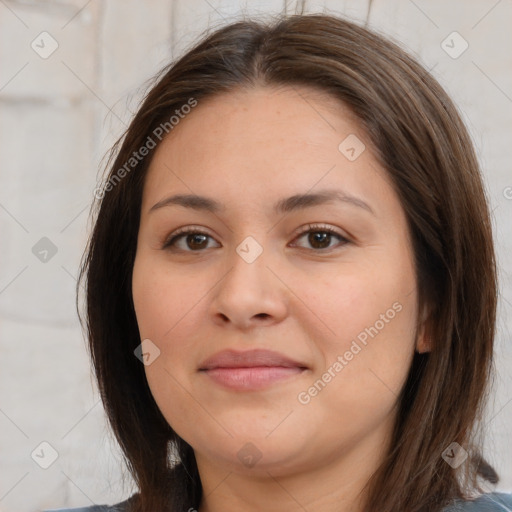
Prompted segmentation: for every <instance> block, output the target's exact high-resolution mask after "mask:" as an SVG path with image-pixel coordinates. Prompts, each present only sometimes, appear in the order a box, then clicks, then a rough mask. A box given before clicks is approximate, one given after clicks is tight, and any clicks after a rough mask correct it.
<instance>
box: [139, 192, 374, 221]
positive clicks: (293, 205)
mask: <svg viewBox="0 0 512 512" xmlns="http://www.w3.org/2000/svg"><path fill="white" fill-rule="evenodd" d="M332 201H340V202H343V203H347V204H350V205H352V206H356V207H358V208H362V209H364V210H366V211H368V212H370V213H371V214H373V215H375V212H374V211H373V210H372V208H371V207H370V205H369V204H368V203H366V202H365V201H363V200H362V199H360V198H358V197H355V196H353V195H350V194H348V193H346V192H344V191H342V190H320V191H318V192H315V193H306V194H296V195H293V196H290V197H286V198H284V199H280V200H279V201H277V203H275V204H274V212H275V213H277V214H279V213H290V212H292V211H297V210H302V209H304V208H311V207H313V206H318V205H322V204H325V203H329V202H332ZM171 205H178V206H183V207H185V208H192V209H194V210H199V211H208V212H212V213H218V212H220V211H223V210H225V206H224V205H222V204H221V203H219V202H218V201H216V200H215V199H211V198H209V197H205V196H198V195H195V194H176V195H173V196H170V197H166V198H165V199H162V200H161V201H158V203H156V204H154V205H153V206H152V207H151V208H150V209H149V213H151V212H153V211H155V210H158V209H160V208H164V207H166V206H171Z"/></svg>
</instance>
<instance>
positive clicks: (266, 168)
mask: <svg viewBox="0 0 512 512" xmlns="http://www.w3.org/2000/svg"><path fill="white" fill-rule="evenodd" d="M363 144H364V145H365V146H366V149H365V148H364V146H363ZM175 196H179V197H175ZM196 196H197V197H196ZM173 197H174V199H171V198H173ZM184 229H186V230H190V232H192V233H194V234H188V235H187V234H186V233H185V234H183V233H182V232H181V233H177V232H178V230H180V231H181V230H184ZM132 284H133V299H134V304H135V310H136V315H137V321H138V325H139V330H140V335H141V341H142V340H146V341H144V343H143V345H142V346H143V351H144V352H145V353H146V354H147V355H146V356H145V371H146V376H147V380H148V383H149V386H150V388H151V392H152V394H153V396H154V398H155V400H156V402H157V404H158V406H159V408H160V410H161V411H162V414H163V415H164V416H165V418H166V419H167V421H168V423H169V424H170V425H171V427H172V428H173V429H174V430H175V431H176V432H177V433H178V434H179V435H180V436H181V437H182V438H183V439H184V440H185V441H187V442H188V443H189V444H190V445H191V446H192V447H193V449H194V451H195V454H196V458H197V461H198V465H199V467H200V469H201V467H206V466H207V465H210V466H216V467H221V468H224V469H229V470H230V471H235V472H238V473H241V474H243V473H244V472H245V473H251V474H256V473H260V474H262V475H263V474H264V473H265V472H266V471H269V472H270V473H271V474H272V475H274V476H278V475H285V474H289V473H291V472H297V471H304V470H307V469H308V468H313V467H321V466H326V465H328V464H335V463H336V461H338V460H341V459H342V458H343V457H344V456H347V457H348V456H349V454H351V453H357V454H358V456H357V458H356V457H355V458H354V471H357V466H358V464H359V465H363V464H368V461H369V460H372V457H373V458H375V457H376V456H377V455H378V454H379V453H381V452H382V453H383V451H384V450H385V448H386V443H387V442H388V440H389V435H390V432H391V429H392V425H393V422H394V419H395V412H396V411H395V410H394V406H395V405H396V403H397V397H398V395H399V393H400V390H401V388H402V386H403V385H404V382H405V379H406V376H407V373H408V369H409V367H410V363H411V359H412V356H413V353H414V349H415V348H420V349H421V348H422V346H420V345H418V344H416V345H415V327H416V317H417V289H416V280H415V271H414V263H413V253H412V249H411V244H410V239H409V237H408V230H407V225H406V219H405V215H404V212H403V210H402V207H401V204H400V202H399V200H398V198H397V195H396V194H395V192H394V190H393V188H392V186H391V184H390V180H389V178H388V177H387V175H386V173H385V172H384V171H383V169H382V168H381V167H380V166H379V164H378V163H377V161H376V159H375V158H374V156H373V155H372V152H371V148H370V142H369V140H368V137H367V135H366V134H365V132H364V131H363V130H362V129H361V127H360V125H359V124H358V123H357V122H356V120H355V119H354V117H353V116H352V115H351V114H350V112H349V111H348V110H347V109H346V108H345V107H343V106H342V105H341V104H338V103H337V102H336V101H335V100H334V99H332V98H329V97H327V96H325V95H323V96H321V95H320V93H318V92H317V91H314V90H311V89H307V88H297V89H295V88H281V89H275V88H263V87H260V88H256V89H253V90H250V91H238V92H236V93H229V94H226V95H222V96H218V97H216V98H214V99H210V100H208V101H206V102H203V103H201V102H199V103H198V105H197V106H196V107H195V108H194V109H193V110H192V111H191V113H190V114H188V116H186V117H184V119H181V120H180V122H179V124H178V125H177V126H175V127H174V129H173V130H172V132H171V133H170V134H169V136H167V137H166V138H165V139H164V140H163V142H162V143H161V144H160V145H159V146H158V147H157V149H156V153H155V154H154V158H153V160H152V162H151V166H150V169H149V171H148V175H147V179H146V183H145V188H144V193H143V201H142V210H141V222H140V230H139V235H138V242H137V254H136V259H135V264H134V269H133V283H132ZM255 350H257V351H271V353H267V352H251V351H255ZM225 351H228V352H225ZM221 352H223V354H220V353H221ZM217 354H219V358H217V359H215V356H216V355H217ZM212 358H213V359H212ZM382 453H381V454H382ZM363 454H364V455H363ZM370 466H371V464H370Z"/></svg>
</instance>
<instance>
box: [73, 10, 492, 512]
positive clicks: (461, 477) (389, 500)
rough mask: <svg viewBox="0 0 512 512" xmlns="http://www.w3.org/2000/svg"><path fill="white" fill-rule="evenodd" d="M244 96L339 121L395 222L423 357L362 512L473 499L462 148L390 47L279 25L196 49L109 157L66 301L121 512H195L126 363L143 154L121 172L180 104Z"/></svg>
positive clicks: (475, 309)
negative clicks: (77, 311) (332, 106)
mask: <svg viewBox="0 0 512 512" xmlns="http://www.w3.org/2000/svg"><path fill="white" fill-rule="evenodd" d="M256 85H258V86H266V85H268V86H281V85H282V86H286V85H288V86H293V87H300V86H308V87H314V88H316V89H318V90H320V91H323V92H326V93H329V94H330V95H331V97H332V101H333V102H336V101H339V102H342V103H343V104H345V105H346V106H348V107H349V108H350V109H351V110H352V112H353V113H354V114H355V115H356V116H357V118H358V119H359V120H360V122H361V123H362V125H363V127H364V128H365V130H366V132H367V134H368V136H369V138H370V140H371V141H372V143H373V146H374V148H375V157H376V158H377V159H378V161H379V163H380V164H381V165H382V166H383V168H384V169H385V170H386V171H387V173H388V175H389V177H390V178H391V182H392V184H393V187H394V189H395V191H396V193H397V195H398V197H399V199H400V202H401V205H402V207H403V209H404V211H405V214H406V217H407V222H408V227H409V230H410V233H411V237H412V241H413V250H414V257H415V264H416V276H417V281H418V289H419V306H420V308H419V311H421V310H422V308H423V306H426V307H428V310H429V312H430V315H429V319H428V324H427V325H428V336H429V339H430V340H431V343H432V347H431V351H430V352H428V353H422V354H419V353H417V354H415V356H414V359H413V362H412V365H411V368H410V371H409V376H408V379H407V381H406V384H405V385H404V387H403V389H402V392H401V394H400V396H399V399H398V415H397V420H396V424H395V428H394V432H393V437H392V445H391V448H390V450H389V453H387V454H386V456H385V457H384V459H383V461H382V464H381V465H380V467H379V468H378V469H377V471H376V472H375V473H374V474H373V476H372V478H371V479H370V481H369V482H368V484H367V491H368V494H367V496H368V498H367V503H366V505H365V511H366V512H375V511H377V510H378V511H379V512H427V511H428V512H434V511H438V510H441V508H442V507H443V506H444V505H446V504H448V503H449V502H450V501H452V500H453V499H454V498H465V497H470V495H471V494H472V493H473V494H475V493H476V494H479V493H481V492H484V490H483V489H482V488H481V483H482V482H481V479H483V480H488V481H491V482H493V483H495V482H496V481H497V479H498V477H497V475H496V473H495V471H494V470H493V468H492V467H491V466H490V465H489V464H488V463H487V462H486V461H485V459H484V458H483V455H482V453H481V448H480V447H481V442H480V438H479V433H480V430H479V429H478V428H477V425H479V421H480V420H481V419H482V417H483V412H484V406H485V399H486V397H487V396H488V395H489V393H490V390H489V385H490V379H491V377H492V369H493V360H492V356H493V340H494V330H495V315H496V302H497V284H496V264H495V256H494V249H493V240H492V229H491V223H490V215H489V211H488V206H487V200H486V195H485V190H484V187H483V184H482V179H481V175H480V170H479V166H478V162H477V159H476V156H475V152H474V149H473V146H472V143H471V140H470V137H469V135H468V132H467V130H466V128H465V126H464V124H463V122H462V121H461V117H460V115H459V113H458V111H457V109H456V107H455V106H454V104H453V102H452V101H451V100H450V98H449V97H448V96H447V94H446V93H445V91H444V90H443V89H442V87H441V86H440V85H439V83H438V82H437V81H436V80H435V79H434V78H433V77H432V76H431V75H430V74H429V73H428V72H427V71H426V70H425V69H424V68H423V67H422V66H421V65H420V64H418V63H417V62H416V61H415V60H414V59H413V58H411V57H410V56H408V55H407V54H406V53H405V52H404V51H403V50H402V49H401V48H400V47H399V46H398V45H396V44H395V43H393V42H391V41H389V40H387V39H386V38H384V37H382V36H380V35H378V34H376V33H374V32H372V31H370V30H367V29H366V28H363V27H361V26H359V25H357V24H354V23H352V22H348V21H345V20H343V19H340V18H337V17H332V16H327V15H323V14H311V15H291V16H281V17H279V18H277V19H274V20H272V21H271V22H265V23H264V22H262V21H256V20H245V21H237V22H235V23H232V24H230V25H227V26H224V27H221V28H220V29H217V30H215V31H214V32H212V33H209V34H206V35H205V36H204V38H203V39H202V40H201V41H200V42H199V43H197V44H196V45H195V46H194V47H193V48H191V49H190V50H189V51H187V52H186V54H185V55H184V56H182V57H181V58H180V59H178V60H177V61H176V62H175V63H172V64H169V65H168V66H167V67H166V68H164V69H163V70H162V72H161V73H160V74H159V75H158V77H157V78H156V81H155V84H154V85H153V86H152V88H151V89H150V90H149V92H148V93H147V94H146V96H145V97H144V99H143V101H142V102H141V106H140V107H139V109H138V111H137V113H136V115H135V116H134V118H133V120H132V121H131V123H130V125H129V127H128V128H127V130H126V132H125V133H124V135H123V136H122V137H121V138H120V139H119V140H118V141H117V143H116V144H115V145H114V147H113V148H112V151H111V156H110V159H109V164H108V166H107V170H108V177H107V179H106V186H105V187H104V189H103V190H102V192H101V193H100V194H98V200H97V201H96V203H95V206H94V210H93V213H94V214H95V222H94V226H93V230H92V234H91V237H90V239H89V243H88V246H87V248H86V251H85V253H84V256H83V260H82V265H81V269H80V279H79V284H78V286H79V287H80V285H81V284H85V288H86V300H85V306H86V326H87V335H88V341H89V350H90V354H91V358H92V363H93V366H94V371H95V376H96V379H97V383H98V387H99V390H100V393H101V398H102V400H103V404H104V407H105V411H106V414H107V416H108V420H109V423H110V425H111V427H112V430H113V432H114V434H115V436H116V438H117V440H118V442H119V444H120V446H121V448H122V450H123V453H124V456H125V458H126V462H127V466H128V468H129V470H130V472H131V474H132V475H133V477H134V479H135V482H136V484H137V487H138V493H136V494H135V495H134V496H133V499H132V500H131V502H130V503H131V507H132V508H131V510H133V511H139V512H155V510H158V511H173V512H174V511H183V510H188V509H189V508H190V507H193V508H196V509H197V508H198V506H199V503H200V500H201V496H202V487H201V482H200V478H199V474H198V470H197V465H196V461H195V457H194V452H193V450H192V447H191V446H190V445H188V444H187V443H186V442H185V441H184V440H183V439H181V438H180V437H179V436H178V435H177V434H176V433H175V432H174V431H173V430H172V428H171V427H170V426H169V425H168V423H167V422H166V420H165V419H164V417H163V415H162V414H161V412H160V410H159V409H158V407H157V405H156V403H155V401H154V399H153V397H152V394H151V392H150V389H149V387H148V383H147V381H146V377H145V373H144V367H143V365H142V364H141V363H140V361H139V360H138V359H137V358H136V357H135V356H134V350H135V348H136V347H137V346H138V345H139V344H140V342H141V340H140V337H139V331H138V326H137V322H136V317H135V312H134V306H133V300H132V293H131V279H132V269H133V264H134V258H135V252H136V241H137V233H138V227H139V220H140V219H139V218H140V207H141V199H142V190H143V186H144V178H145V175H146V172H147V169H148V165H149V163H150V161H151V155H152V154H153V153H154V151H153V152H151V151H150V152H149V154H148V155H147V156H146V157H144V158H140V159H137V161H136V162H134V161H131V160H130V158H131V157H132V155H133V152H134V151H135V152H136V151H138V150H139V149H140V148H141V147H143V146H144V145H147V144H148V140H149V139H148V137H151V138H152V140H153V142H154V143H156V144H158V143H159V140H158V139H157V140H155V137H154V136H153V137H152V134H154V133H157V132H155V130H158V127H159V126H161V125H162V123H166V122H168V121H169V118H170V116H171V115H172V114H173V113H174V112H175V111H176V110H180V108H181V107H182V106H183V105H185V104H190V101H191V99H193V101H197V102H198V103H199V104H201V102H202V101H204V100H205V99H207V98H211V97H213V96H216V95H220V94H229V93H230V91H234V90H235V89H241V88H242V89H243V88H246V89H250V88H251V87H254V86H256ZM191 115H194V114H191ZM177 129H179V127H178V128H177ZM158 133H159V132H158ZM127 162H131V163H130V166H127V165H126V163H127ZM132 164H133V165H132ZM122 169H124V171H122ZM418 325H419V324H418ZM477 434H478V435H477ZM452 443H458V445H460V448H458V446H457V445H455V444H454V445H452ZM450 446H451V447H452V448H451V449H452V450H453V448H454V447H455V448H456V449H458V450H465V451H464V452H460V453H467V454H468V457H467V459H466V461H465V462H464V463H462V464H461V465H459V466H458V467H452V466H454V465H453V464H449V463H448V462H447V461H446V457H444V456H443V453H444V452H445V451H446V450H447V449H449V447H450ZM168 449H170V450H172V452H173V453H174V456H175V457H176V459H177V462H176V464H175V465H172V464H170V463H169V459H168ZM452 454H453V452H452Z"/></svg>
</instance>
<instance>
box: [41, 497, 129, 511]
mask: <svg viewBox="0 0 512 512" xmlns="http://www.w3.org/2000/svg"><path fill="white" fill-rule="evenodd" d="M132 498H133V496H132ZM132 498H129V499H127V500H125V501H122V502H120V503H116V504H115V505H91V506H89V507H79V508H53V509H48V510H43V511H42V512H128V505H129V503H130V501H131V500H132Z"/></svg>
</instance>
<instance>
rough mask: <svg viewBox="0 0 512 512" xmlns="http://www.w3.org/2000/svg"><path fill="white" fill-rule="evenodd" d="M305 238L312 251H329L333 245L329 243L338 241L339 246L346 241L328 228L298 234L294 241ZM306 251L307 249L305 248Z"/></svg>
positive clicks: (346, 241) (311, 229)
mask: <svg viewBox="0 0 512 512" xmlns="http://www.w3.org/2000/svg"><path fill="white" fill-rule="evenodd" d="M303 238H306V240H307V243H308V244H309V245H310V247H311V248H313V249H318V250H322V249H331V248H332V247H335V245H331V242H333V241H336V240H335V239H337V240H338V244H339V245H345V244H346V243H348V240H347V239H346V238H345V237H344V236H342V235H340V234H339V233H337V232H336V231H334V230H333V229H330V228H310V229H308V230H307V231H304V232H303V233H302V234H300V235H299V236H298V237H297V238H296V240H300V239H303ZM306 248H307V249H308V248H309V247H306Z"/></svg>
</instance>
